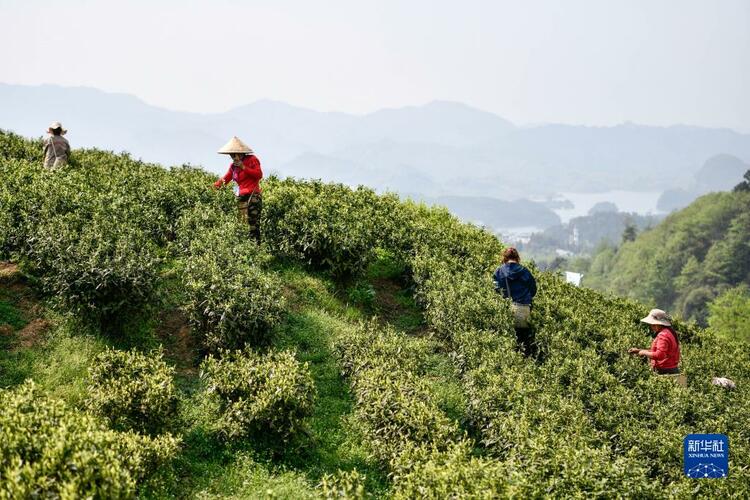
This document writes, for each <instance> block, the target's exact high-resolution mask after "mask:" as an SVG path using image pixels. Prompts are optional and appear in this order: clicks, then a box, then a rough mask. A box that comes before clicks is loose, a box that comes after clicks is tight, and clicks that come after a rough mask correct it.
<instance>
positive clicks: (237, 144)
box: [217, 136, 255, 155]
mask: <svg viewBox="0 0 750 500" xmlns="http://www.w3.org/2000/svg"><path fill="white" fill-rule="evenodd" d="M217 153H219V154H222V155H231V154H232V153H242V154H246V155H251V154H255V153H253V150H252V149H250V146H248V145H247V144H245V143H244V142H242V141H241V140H240V139H239V138H238V137H237V136H234V137H232V138H231V139H229V142H227V143H226V144H224V146H222V148H221V149H220V150H219V151H217Z"/></svg>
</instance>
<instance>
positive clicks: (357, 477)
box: [318, 469, 367, 500]
mask: <svg viewBox="0 0 750 500" xmlns="http://www.w3.org/2000/svg"><path fill="white" fill-rule="evenodd" d="M366 479H367V476H365V475H364V474H360V473H359V472H358V471H357V469H354V470H351V471H341V470H339V471H338V472H337V473H336V474H325V475H324V476H323V477H322V478H321V480H320V484H319V485H318V487H319V488H320V489H321V490H323V496H324V497H325V498H326V499H328V500H332V499H337V498H344V499H347V500H363V499H364V498H367V496H366V495H365V480H366Z"/></svg>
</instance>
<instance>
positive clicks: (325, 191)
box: [263, 178, 386, 279]
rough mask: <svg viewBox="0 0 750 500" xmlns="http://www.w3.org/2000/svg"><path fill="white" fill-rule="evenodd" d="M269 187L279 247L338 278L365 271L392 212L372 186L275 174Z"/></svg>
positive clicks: (270, 217) (274, 243) (269, 215)
mask: <svg viewBox="0 0 750 500" xmlns="http://www.w3.org/2000/svg"><path fill="white" fill-rule="evenodd" d="M266 186H267V187H266V193H265V197H264V199H263V226H264V228H265V229H264V233H265V234H267V235H268V236H267V238H268V241H269V244H270V245H271V248H272V249H273V251H274V252H276V253H279V254H282V255H287V256H291V257H295V258H299V259H301V260H304V261H306V262H307V263H309V264H311V265H313V266H315V267H318V268H322V269H327V270H330V272H331V273H332V274H333V275H334V276H335V277H337V278H338V279H346V278H350V277H353V276H358V275H361V274H362V273H364V271H365V270H366V269H367V266H368V264H369V263H370V262H372V260H373V259H374V258H375V249H376V248H377V246H378V241H379V236H380V233H379V229H380V228H381V227H383V224H384V222H385V217H386V214H384V213H382V212H379V211H378V197H377V195H376V194H375V193H374V192H373V191H372V190H371V189H367V188H364V187H359V188H358V189H356V190H351V189H349V188H348V187H346V186H343V185H340V184H323V183H322V182H320V181H309V182H298V181H293V180H290V179H287V180H283V181H282V180H278V179H275V178H271V179H269V180H268V181H267V184H266Z"/></svg>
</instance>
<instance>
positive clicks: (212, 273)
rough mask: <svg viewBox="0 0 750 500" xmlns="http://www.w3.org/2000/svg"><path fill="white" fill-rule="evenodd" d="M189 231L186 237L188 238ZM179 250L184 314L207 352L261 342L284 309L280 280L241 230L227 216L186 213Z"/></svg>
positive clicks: (264, 256)
mask: <svg viewBox="0 0 750 500" xmlns="http://www.w3.org/2000/svg"><path fill="white" fill-rule="evenodd" d="M189 235H192V238H191V237H190V236H189ZM177 244H178V245H179V247H180V248H183V249H184V252H185V254H184V257H183V258H182V266H181V268H182V282H183V285H184V293H185V296H186V303H185V305H184V309H185V312H186V313H187V315H188V318H189V320H190V323H191V325H192V326H193V328H194V329H195V330H196V331H198V332H199V333H200V334H201V336H202V337H203V344H204V346H205V347H206V348H207V349H208V350H209V351H210V352H214V353H215V352H218V351H219V350H220V349H238V348H242V347H244V346H245V345H246V344H250V345H252V346H258V345H263V344H267V343H268V342H269V339H270V334H271V331H272V329H273V327H274V326H275V325H277V324H278V323H279V321H280V319H281V317H282V314H283V311H284V298H283V296H282V294H281V282H280V281H279V279H278V277H277V276H276V275H274V274H271V273H269V272H266V271H264V270H262V269H261V265H263V264H264V263H265V262H267V260H268V258H269V257H268V255H267V254H265V253H263V251H262V250H261V249H259V248H258V247H257V246H256V245H255V243H254V242H251V241H249V240H248V238H247V231H246V228H243V227H242V226H241V225H240V224H238V223H237V222H236V221H235V220H234V219H232V218H231V217H230V216H227V215H217V216H216V217H215V218H214V216H213V215H210V216H209V217H207V218H206V216H205V215H203V214H202V213H201V212H198V211H194V212H190V213H189V214H186V216H185V217H183V220H182V221H181V222H180V228H179V229H178V231H177Z"/></svg>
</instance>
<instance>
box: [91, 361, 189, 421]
mask: <svg viewBox="0 0 750 500" xmlns="http://www.w3.org/2000/svg"><path fill="white" fill-rule="evenodd" d="M89 376H90V379H91V381H90V384H89V388H88V389H89V396H88V407H89V408H90V409H91V410H92V411H93V412H94V413H96V414H98V415H101V416H102V417H105V418H106V419H108V420H109V422H110V424H111V425H112V427H113V428H115V429H118V430H133V431H137V432H140V433H145V434H150V435H156V434H161V433H163V432H165V431H167V430H169V429H170V428H171V426H172V424H173V421H174V418H175V415H176V411H177V392H176V389H175V386H174V382H173V378H174V368H171V367H169V366H167V364H166V363H165V362H164V360H163V359H162V354H161V353H158V354H156V353H152V354H150V355H146V354H142V353H139V352H137V351H118V350H115V349H108V350H106V351H104V352H102V353H100V354H98V355H97V356H96V357H95V358H94V363H93V365H92V366H91V367H90V368H89Z"/></svg>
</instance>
